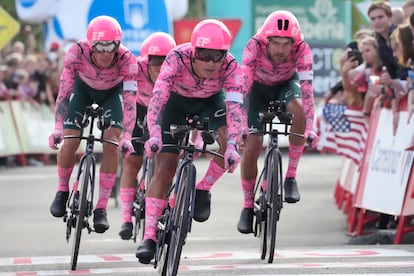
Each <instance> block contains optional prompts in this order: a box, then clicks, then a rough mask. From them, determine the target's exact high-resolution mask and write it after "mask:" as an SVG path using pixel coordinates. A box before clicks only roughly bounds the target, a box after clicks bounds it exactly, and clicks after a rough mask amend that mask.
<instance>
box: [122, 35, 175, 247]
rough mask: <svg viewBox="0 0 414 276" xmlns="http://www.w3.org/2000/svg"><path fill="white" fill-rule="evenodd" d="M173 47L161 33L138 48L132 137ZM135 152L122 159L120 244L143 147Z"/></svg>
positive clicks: (128, 230) (126, 235) (128, 229)
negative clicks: (135, 109)
mask: <svg viewBox="0 0 414 276" xmlns="http://www.w3.org/2000/svg"><path fill="white" fill-rule="evenodd" d="M174 47H175V40H174V38H173V37H172V36H171V35H169V34H167V33H163V32H156V33H153V34H151V35H150V36H149V37H148V38H147V39H145V40H144V42H143V43H142V46H141V53H140V57H138V58H137V64H138V75H137V81H138V93H137V97H136V106H137V116H136V124H135V128H134V132H133V133H132V136H133V137H142V136H143V131H142V130H143V129H142V128H143V127H144V126H145V115H146V114H147V107H148V103H149V101H150V99H151V96H152V89H153V88H154V83H155V80H156V79H157V77H158V75H159V73H160V69H161V65H162V63H163V62H164V59H165V57H166V56H167V54H168V53H169V52H170V50H171V49H173V48H174ZM132 144H133V146H134V149H135V152H134V153H133V154H131V156H129V157H127V158H124V160H123V167H122V168H123V170H122V176H121V183H120V190H119V191H120V195H121V203H122V219H123V223H122V226H121V231H120V232H119V235H120V236H121V238H122V239H123V240H129V239H130V238H131V236H132V229H133V225H132V207H133V203H134V201H135V194H136V189H137V183H136V177H137V174H138V171H139V170H140V168H141V166H142V162H143V153H144V145H143V144H142V143H138V142H135V141H133V142H132Z"/></svg>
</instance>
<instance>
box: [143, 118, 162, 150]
mask: <svg viewBox="0 0 414 276" xmlns="http://www.w3.org/2000/svg"><path fill="white" fill-rule="evenodd" d="M149 132H150V138H149V139H148V140H147V141H146V142H145V145H144V148H145V153H146V154H147V156H148V157H150V158H152V157H153V156H154V152H153V151H152V149H155V147H156V151H155V152H156V153H158V152H160V151H161V149H162V136H161V127H160V126H159V125H154V126H153V127H151V129H150V130H149Z"/></svg>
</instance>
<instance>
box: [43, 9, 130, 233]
mask: <svg viewBox="0 0 414 276" xmlns="http://www.w3.org/2000/svg"><path fill="white" fill-rule="evenodd" d="M121 38H122V32H121V27H120V25H119V23H118V22H117V21H116V20H115V19H114V18H112V17H109V16H98V17H95V18H94V19H93V20H92V21H91V22H90V23H89V26H88V29H87V39H86V40H80V41H78V42H77V43H74V44H73V45H72V47H71V48H70V49H69V51H68V52H67V54H66V56H65V61H64V67H63V71H62V75H61V79H60V85H59V94H58V96H57V100H56V106H55V129H54V131H53V132H52V134H51V135H50V136H49V146H50V147H51V148H52V149H57V144H59V143H60V142H62V141H63V137H64V135H79V133H80V130H79V127H78V126H77V125H76V124H75V118H76V116H79V115H82V114H83V113H84V111H85V108H86V106H88V105H91V104H92V103H97V104H99V105H100V106H101V107H103V108H104V114H105V120H108V122H110V124H111V127H110V128H109V129H107V130H106V131H105V133H104V138H105V139H109V140H112V141H117V142H118V141H119V149H120V150H122V151H123V153H124V154H125V156H129V154H130V153H131V152H132V151H133V150H134V149H133V146H132V144H131V135H132V130H133V129H134V124H135V114H136V111H135V109H136V108H135V95H136V91H137V81H136V76H137V64H136V60H135V57H134V55H133V54H132V53H131V52H130V51H129V50H128V49H127V48H125V47H124V46H123V45H121ZM121 96H122V103H121ZM79 143H80V141H79V140H76V139H69V140H65V142H64V143H63V144H62V145H61V147H60V150H59V152H58V156H57V166H58V176H59V183H58V187H57V193H56V196H55V199H54V201H53V203H52V205H51V207H50V212H51V213H52V215H53V216H55V217H62V216H63V215H64V214H65V210H66V201H67V199H68V196H69V180H70V176H71V174H72V170H73V167H74V164H75V160H76V158H75V157H76V151H77V149H78V147H79ZM102 147H103V157H102V163H101V166H100V174H99V199H98V201H97V204H96V206H95V210H94V218H93V222H94V229H95V231H96V232H97V233H103V232H105V231H106V230H107V229H108V228H109V224H108V220H107V214H106V208H107V205H108V199H109V195H110V192H111V190H112V187H113V185H114V184H115V178H116V171H117V164H118V162H117V159H118V154H117V148H116V147H115V146H113V145H111V144H107V143H103V145H102Z"/></svg>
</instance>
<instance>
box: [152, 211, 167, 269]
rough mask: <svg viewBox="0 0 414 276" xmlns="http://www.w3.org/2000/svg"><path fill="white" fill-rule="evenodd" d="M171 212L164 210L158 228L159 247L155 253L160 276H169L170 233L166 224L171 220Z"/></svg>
mask: <svg viewBox="0 0 414 276" xmlns="http://www.w3.org/2000/svg"><path fill="white" fill-rule="evenodd" d="M169 214H170V210H169V209H168V208H167V209H166V210H164V214H163V216H162V219H160V221H159V222H158V228H157V247H156V251H155V266H154V267H157V268H158V271H159V275H160V276H166V275H167V260H168V243H169V233H167V229H168V228H167V227H166V223H167V221H168V220H169Z"/></svg>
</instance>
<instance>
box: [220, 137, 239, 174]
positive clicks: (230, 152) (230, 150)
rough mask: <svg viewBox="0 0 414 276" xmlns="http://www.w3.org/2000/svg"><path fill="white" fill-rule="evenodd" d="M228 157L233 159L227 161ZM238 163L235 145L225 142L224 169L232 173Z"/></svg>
mask: <svg viewBox="0 0 414 276" xmlns="http://www.w3.org/2000/svg"><path fill="white" fill-rule="evenodd" d="M229 159H231V160H232V161H233V163H232V164H230V163H229ZM239 163H240V155H239V153H238V152H237V149H236V145H234V144H227V149H226V152H225V153H224V169H226V170H227V171H228V172H229V173H233V172H234V171H235V170H236V168H237V165H238V164H239Z"/></svg>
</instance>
